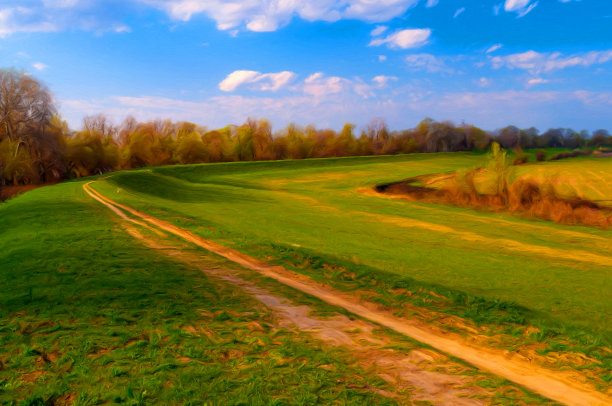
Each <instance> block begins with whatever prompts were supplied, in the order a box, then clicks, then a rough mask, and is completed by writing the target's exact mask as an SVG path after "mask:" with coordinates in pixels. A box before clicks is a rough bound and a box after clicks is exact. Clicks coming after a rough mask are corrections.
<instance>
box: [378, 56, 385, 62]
mask: <svg viewBox="0 0 612 406" xmlns="http://www.w3.org/2000/svg"><path fill="white" fill-rule="evenodd" d="M386 60H387V55H378V61H379V62H384V61H386Z"/></svg>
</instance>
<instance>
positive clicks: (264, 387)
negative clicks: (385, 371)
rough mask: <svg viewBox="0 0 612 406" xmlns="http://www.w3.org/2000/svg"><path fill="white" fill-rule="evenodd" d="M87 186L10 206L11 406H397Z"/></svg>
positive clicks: (6, 303) (3, 216)
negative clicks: (135, 228)
mask: <svg viewBox="0 0 612 406" xmlns="http://www.w3.org/2000/svg"><path fill="white" fill-rule="evenodd" d="M81 186H82V182H72V183H65V184H61V185H57V186H53V187H47V188H41V189H38V190H35V191H32V192H29V193H27V194H26V195H24V196H21V197H19V198H16V199H13V200H10V201H9V202H7V203H5V204H2V205H0V241H1V247H2V249H1V250H0V286H1V287H2V288H1V289H0V348H1V350H0V404H7V405H12V404H14V405H17V404H19V405H43V404H44V405H47V404H58V405H60V404H75V405H94V404H103V403H105V404H109V403H125V404H132V405H139V404H192V405H195V404H247V403H248V404H284V403H294V404H313V403H316V402H321V403H340V404H343V403H352V404H364V403H372V404H395V403H396V401H395V400H393V399H389V398H386V397H384V396H381V395H379V394H377V393H375V391H374V389H376V388H380V389H385V388H386V387H387V386H388V385H387V383H386V382H384V381H383V380H382V379H380V378H378V377H377V376H376V375H373V374H372V373H370V372H368V371H364V370H363V369H361V368H360V367H359V366H358V365H356V364H355V363H354V361H352V360H351V358H350V356H349V354H347V353H346V351H342V350H341V349H337V348H329V347H325V348H324V347H322V346H321V343H319V342H318V341H317V340H314V339H312V338H311V337H309V336H307V335H305V334H302V333H300V332H297V331H293V330H288V329H284V328H279V327H277V326H275V324H274V322H273V319H272V316H271V314H270V310H269V309H268V308H266V307H265V306H263V305H262V304H261V303H259V302H258V301H256V300H255V299H253V298H252V297H251V296H248V295H247V294H245V293H243V292H242V291H241V290H240V289H238V288H232V287H231V286H230V285H227V284H221V283H218V282H215V281H214V280H210V279H208V278H207V277H206V276H205V275H204V274H203V273H202V272H200V271H199V270H197V269H194V268H192V267H188V266H185V265H181V264H180V263H177V262H175V261H172V260H170V259H168V257H165V256H162V255H160V254H158V253H157V252H155V251H153V250H151V249H148V248H145V247H144V246H142V245H140V244H139V243H138V242H136V241H134V239H133V238H132V237H131V236H130V235H128V234H127V233H125V232H124V231H123V230H122V229H121V228H120V227H119V226H118V224H117V223H116V222H115V221H113V218H112V217H111V216H110V214H109V212H108V210H107V209H106V208H104V207H102V206H101V205H100V204H99V203H97V202H95V201H93V200H92V199H91V198H90V197H89V196H87V195H85V193H84V192H83V190H82V188H81ZM208 261H209V262H210V265H211V266H223V265H224V262H223V261H222V260H221V259H219V258H213V257H210V258H209V259H208ZM193 326H196V327H193ZM198 326H203V327H198ZM364 388H367V389H364Z"/></svg>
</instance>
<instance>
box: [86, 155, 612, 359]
mask: <svg viewBox="0 0 612 406" xmlns="http://www.w3.org/2000/svg"><path fill="white" fill-rule="evenodd" d="M483 159H484V158H483V156H482V155H479V154H471V153H455V154H419V155H406V156H393V157H367V158H343V159H326V160H305V161H283V162H255V163H230V164H214V165H193V166H183V167H181V166H178V167H163V168H155V169H145V170H141V171H132V172H121V173H117V174H114V175H112V176H111V177H110V178H109V179H107V180H105V181H104V182H101V183H97V184H95V188H96V189H98V190H99V191H101V192H102V193H104V194H105V195H107V196H109V197H111V198H112V199H115V200H117V201H119V202H125V203H127V204H130V205H132V206H134V207H136V208H138V209H141V210H143V211H145V212H148V213H151V214H153V215H156V216H159V217H161V218H165V219H167V220H170V221H173V222H175V223H176V224H178V225H180V226H182V227H185V228H188V229H190V230H192V231H194V232H196V233H198V234H200V235H202V236H204V237H207V238H211V239H214V240H218V241H220V242H222V243H225V244H228V245H232V246H234V247H236V248H238V249H241V250H245V251H248V252H250V253H251V254H253V255H255V256H259V257H261V258H264V259H271V260H274V259H276V260H278V261H280V262H284V263H286V264H292V263H293V265H294V267H295V268H296V269H301V270H302V271H303V272H310V273H313V269H314V275H313V276H315V277H317V276H318V277H320V278H321V279H329V278H331V283H332V284H334V283H336V284H338V287H341V286H343V287H344V288H351V287H353V288H363V287H367V286H368V284H369V283H370V282H369V281H370V279H372V278H373V279H376V280H377V281H378V282H379V283H380V284H381V285H380V289H379V290H380V292H379V293H380V295H379V300H387V303H389V304H392V303H395V302H397V301H398V299H397V298H395V297H393V295H392V294H389V293H388V292H389V290H390V289H392V288H394V287H398V286H399V287H403V286H408V287H419V286H420V287H424V288H426V289H433V290H434V291H436V292H439V293H441V294H443V295H445V296H447V297H449V298H450V304H449V306H448V307H447V308H446V309H445V311H450V312H455V313H456V314H459V315H462V316H464V317H470V318H472V319H473V320H476V321H480V322H490V321H495V320H496V319H497V320H498V321H499V322H505V321H515V322H521V323H523V322H524V323H529V324H535V325H537V326H540V327H542V328H544V327H546V328H551V329H552V330H551V331H547V332H546V333H543V334H544V335H549V336H551V335H552V336H555V335H558V334H570V333H571V335H573V336H575V337H582V338H581V339H582V341H583V344H582V345H583V347H584V348H585V351H587V352H588V351H591V350H592V348H595V347H600V346H602V345H608V346H609V345H610V343H611V342H612V324H611V323H610V320H611V319H612V303H611V302H610V301H609V300H608V297H609V292H610V291H612V278H611V277H610V275H611V273H612V271H611V268H612V267H611V266H609V265H608V264H607V263H606V261H607V258H610V263H611V264H612V256H611V255H610V248H611V243H610V241H611V239H610V238H611V237H612V233H611V232H610V231H607V230H599V229H595V228H587V227H577V226H576V227H574V226H563V225H559V224H554V223H551V222H545V221H535V220H528V219H521V218H517V217H513V216H511V215H504V214H495V213H484V212H477V211H473V210H468V209H463V208H456V207H448V206H441V205H426V204H421V203H417V202H407V201H398V200H390V199H381V198H379V197H375V196H368V195H364V194H362V193H358V192H357V189H358V188H361V187H369V186H371V185H373V184H376V183H383V182H388V181H393V180H398V179H403V178H409V177H413V176H418V175H422V174H428V173H440V172H447V171H453V170H457V169H461V168H469V167H473V166H475V165H478V164H479V163H481V162H482V161H483ZM563 162H568V163H569V164H571V165H575V164H574V163H573V160H567V161H561V162H552V163H540V164H537V165H533V166H525V167H521V170H525V171H528V170H529V168H535V169H537V170H540V168H545V167H547V165H550V166H551V167H555V168H557V167H559V165H562V164H563ZM581 162H582V163H581V164H580V165H581V168H583V170H584V171H587V170H591V169H593V170H600V169H601V165H609V164H608V163H607V162H605V163H604V162H603V161H602V160H597V159H588V160H585V159H581ZM406 221H407V223H406ZM414 221H417V222H423V223H426V224H425V226H423V224H421V223H419V224H421V226H418V227H415V226H414ZM402 222H404V224H403V223H402ZM427 225H431V227H432V229H427ZM439 226H447V227H451V228H452V229H454V230H455V231H456V233H451V234H448V233H445V232H441V231H440V230H439V229H435V228H436V227H439ZM461 233H463V237H462V234H461ZM466 233H467V234H466ZM469 233H473V234H476V235H478V236H480V237H483V238H484V240H479V241H473V240H471V239H470V234H469ZM508 241H513V242H518V243H520V244H523V245H525V246H527V247H528V250H527V251H521V250H518V251H517V250H512V249H508ZM540 247H544V248H548V249H553V250H556V251H552V252H553V254H552V255H541V253H539V252H538V251H537V250H538V249H540ZM532 248H533V249H534V250H535V251H534V250H532ZM555 252H563V253H567V252H571V253H575V254H576V255H575V256H576V257H577V258H578V259H580V258H581V257H582V256H584V254H583V253H591V254H596V255H598V256H599V257H600V261H599V262H598V263H593V262H588V261H580V260H576V259H567V258H565V259H564V258H557V257H555V255H554V253H555ZM304 261H306V262H308V261H310V262H312V263H314V264H315V266H312V264H309V265H308V266H301V265H300V264H301V263H303V262H304ZM317 263H318V264H323V263H327V264H330V265H338V266H341V267H342V268H345V269H348V270H349V271H352V272H353V273H356V274H357V275H360V278H358V279H360V281H351V282H350V283H348V282H346V281H340V280H339V276H340V275H341V274H342V272H339V273H338V274H337V275H334V274H333V273H329V272H327V273H324V272H323V271H322V270H321V269H325V267H320V269H317V266H316V264H317ZM334 278H336V279H338V280H334ZM340 282H342V283H340ZM385 292H386V293H385ZM385 296H386V297H387V299H385ZM421 302H423V300H421ZM425 302H427V300H425ZM429 302H431V300H429ZM417 304H420V303H417ZM437 305H439V304H437V303H433V306H434V307H436V306H437Z"/></svg>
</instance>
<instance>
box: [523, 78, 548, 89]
mask: <svg viewBox="0 0 612 406" xmlns="http://www.w3.org/2000/svg"><path fill="white" fill-rule="evenodd" d="M548 82H549V81H548V80H547V79H542V78H532V79H529V80H528V81H527V87H531V86H536V85H541V84H544V83H548Z"/></svg>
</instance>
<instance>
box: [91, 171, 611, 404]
mask: <svg viewBox="0 0 612 406" xmlns="http://www.w3.org/2000/svg"><path fill="white" fill-rule="evenodd" d="M90 183H91V182H89V183H87V184H84V185H83V189H84V190H85V191H86V192H87V193H88V194H89V195H90V196H91V197H93V198H94V199H96V200H97V201H99V202H101V203H103V204H104V205H105V206H107V207H108V208H109V209H111V210H113V212H115V213H116V214H118V215H119V213H118V212H121V210H124V211H126V212H128V213H130V214H131V215H133V216H135V217H138V218H140V220H144V221H146V222H147V223H149V224H151V225H153V226H155V227H158V228H159V229H161V230H164V231H166V232H168V233H171V234H174V235H176V236H178V237H180V238H182V239H184V240H186V241H189V242H191V243H193V244H195V245H197V246H199V247H201V248H204V249H206V250H208V251H211V252H214V253H216V254H218V255H220V256H222V257H225V258H227V259H229V260H231V261H233V262H235V263H238V264H240V265H242V266H243V267H245V268H248V269H251V270H254V271H257V272H259V273H260V274H262V275H264V276H267V277H269V278H272V279H275V280H277V281H279V282H281V283H283V284H285V285H287V286H290V287H292V288H294V289H297V290H299V291H302V292H304V293H307V294H309V295H312V296H314V297H317V298H319V299H321V300H323V301H324V302H327V303H329V304H331V305H334V306H338V307H341V308H344V309H345V310H347V311H349V312H351V313H353V314H355V315H357V316H359V317H362V318H364V319H366V320H369V321H372V322H375V323H377V324H379V325H382V326H385V327H387V328H390V329H392V330H395V331H397V332H399V333H401V334H404V335H406V336H408V337H410V338H412V339H415V340H417V341H420V342H422V343H426V344H428V345H430V346H432V347H433V348H436V349H437V350H440V351H442V352H444V353H447V354H450V355H453V356H455V357H457V358H460V359H462V360H464V361H466V362H468V363H470V364H472V365H474V366H476V367H478V368H480V369H482V370H485V371H488V372H491V373H493V374H495V375H497V376H500V377H504V378H506V379H508V380H510V381H512V382H515V383H517V384H519V385H522V386H524V387H526V388H529V389H531V390H533V391H534V392H537V393H539V394H541V395H543V396H545V397H547V398H549V399H553V400H555V401H558V402H561V403H564V404H568V405H585V406H587V405H588V406H594V405H610V404H612V397H609V396H606V395H605V394H603V393H601V392H597V391H596V390H595V389H593V388H592V387H591V386H590V385H588V384H586V383H583V382H579V381H577V380H576V377H575V375H572V374H568V373H565V372H562V371H552V370H548V369H545V368H542V367H540V366H538V365H535V364H532V363H530V362H526V361H523V360H520V359H513V358H510V357H508V355H507V354H504V353H503V352H502V351H500V350H495V349H491V348H484V347H478V346H475V345H473V344H471V343H469V342H467V341H466V340H465V339H463V338H462V337H460V336H459V335H456V334H453V333H448V332H443V331H441V330H437V329H435V328H433V327H431V326H429V325H427V324H425V323H421V322H419V321H416V320H406V319H401V318H399V317H396V316H394V315H393V314H392V313H391V312H389V311H385V310H381V309H379V308H378V306H376V305H374V304H369V303H362V302H361V301H360V299H359V298H358V297H355V296H353V295H351V294H348V293H344V292H340V291H337V290H335V289H332V288H330V287H328V286H324V285H321V284H318V283H316V282H315V281H313V280H312V279H310V278H309V277H307V276H305V275H300V274H296V273H294V272H290V271H288V270H286V269H284V268H283V267H280V266H273V265H269V264H266V263H264V262H262V261H260V260H258V259H255V258H252V257H250V256H248V255H245V254H243V253H240V252H238V251H236V250H233V249H230V248H227V247H224V246H222V245H220V244H217V243H214V242H212V241H209V240H206V239H204V238H201V237H199V236H197V235H195V234H193V233H191V232H189V231H187V230H184V229H182V228H180V227H177V226H175V225H173V224H171V223H168V222H166V221H163V220H160V219H157V218H155V217H152V216H150V215H147V214H145V213H141V212H139V211H136V210H134V209H132V208H131V207H128V206H125V205H122V204H119V203H117V202H114V201H113V200H111V199H108V198H107V197H105V196H103V195H101V194H100V193H98V192H97V191H95V190H93V189H92V188H91V187H90ZM121 214H122V217H123V218H125V217H127V216H125V214H123V213H121Z"/></svg>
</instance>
